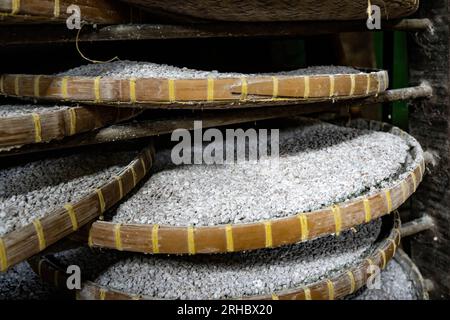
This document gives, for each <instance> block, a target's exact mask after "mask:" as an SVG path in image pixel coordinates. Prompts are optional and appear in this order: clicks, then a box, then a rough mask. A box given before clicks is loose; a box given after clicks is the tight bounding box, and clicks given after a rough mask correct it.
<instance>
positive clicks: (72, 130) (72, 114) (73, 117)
mask: <svg viewBox="0 0 450 320" xmlns="http://www.w3.org/2000/svg"><path fill="white" fill-rule="evenodd" d="M68 112H69V135H71V136H73V135H74V134H76V133H77V113H76V111H75V108H70V109H69V111H68Z"/></svg>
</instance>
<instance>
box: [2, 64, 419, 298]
mask: <svg viewBox="0 0 450 320" xmlns="http://www.w3.org/2000/svg"><path fill="white" fill-rule="evenodd" d="M0 84H1V86H0V89H1V93H2V94H5V95H11V96H15V97H21V98H34V99H36V100H39V101H47V102H48V101H51V102H52V103H55V102H61V101H64V103H65V104H67V103H68V102H70V103H73V102H79V103H83V104H85V105H86V107H85V108H86V109H87V110H101V112H108V110H109V111H110V110H113V109H111V105H115V106H117V107H120V108H114V110H115V111H113V112H119V111H118V110H122V107H130V106H133V107H143V108H146V107H148V108H155V107H157V108H180V107H182V108H199V107H202V108H211V109H214V108H239V107H248V106H254V107H256V106H265V105H267V104H269V105H279V104H286V103H289V104H292V103H299V104H304V103H311V102H316V101H327V100H337V99H352V98H355V97H366V96H371V95H372V96H373V95H377V94H379V93H381V92H383V91H384V90H386V88H387V85H388V79H387V74H386V72H384V71H376V72H362V71H359V70H356V69H353V68H347V67H314V68H307V69H300V70H295V71H290V72H285V73H275V74H254V75H245V74H221V73H218V72H203V71H196V70H188V69H179V68H175V67H169V66H164V65H156V64H152V63H142V62H141V63H138V62H129V61H120V62H113V63H108V64H102V65H90V66H82V67H79V68H76V69H73V70H69V71H67V72H64V73H61V74H58V75H2V76H1V77H0ZM104 105H108V106H109V107H107V106H104ZM35 108H37V109H38V110H39V109H40V108H41V107H38V106H36V107H35ZM102 108H105V109H102ZM6 109H12V108H11V107H8V108H6ZM18 109H21V108H18ZM22 109H26V110H27V111H28V113H30V114H29V115H28V116H29V119H31V120H30V124H31V129H30V130H29V134H30V135H31V136H33V137H37V136H38V135H41V136H42V135H43V133H42V128H43V126H42V123H41V117H40V115H39V113H38V112H36V110H35V109H33V108H32V107H29V106H28V107H27V106H23V107H22ZM61 109H62V110H63V116H61V117H62V118H63V119H64V120H63V121H62V122H61V123H63V125H61V126H62V127H64V128H67V127H69V128H73V126H74V125H73V122H74V119H77V120H78V118H77V117H74V116H73V115H71V114H72V113H73V112H72V111H67V110H66V109H65V107H56V110H55V112H56V111H60V110H61ZM68 109H69V110H73V109H72V108H68ZM103 110H104V111H103ZM123 110H128V109H123ZM110 112H111V111H110ZM93 114H95V112H94V113H93ZM128 116H129V115H128ZM11 119H14V118H13V117H11V118H10V119H9V120H11ZM115 119H116V120H117V119H118V117H116V118H115ZM7 120H8V119H6V120H5V121H7ZM77 123H78V122H77ZM97 127H98V126H97ZM93 128H94V127H93V126H91V127H90V128H89V129H93ZM89 129H88V130H89ZM65 132H67V129H66V130H65ZM68 132H69V133H70V132H72V133H74V131H71V130H68ZM6 134H8V132H6ZM55 138H58V137H55ZM38 140H39V139H36V140H35V141H31V142H34V143H40V142H42V140H43V139H40V140H39V141H38ZM24 143H29V142H26V141H22V142H20V144H24ZM8 147H9V148H11V147H12V146H8ZM225 147H226V146H225V145H217V146H216V148H217V150H223V149H224V148H225ZM121 152H122V153H121ZM81 159H82V161H81ZM154 160H155V155H154V152H153V150H152V148H151V147H146V148H145V149H144V150H143V151H142V152H139V151H137V150H132V151H129V150H128V151H127V152H125V153H123V151H120V150H112V151H111V153H101V154H99V153H98V152H97V153H96V152H91V153H89V152H86V153H82V154H72V155H69V156H61V157H59V158H55V159H44V160H38V161H35V162H32V163H27V164H24V165H21V164H19V165H16V166H13V167H10V168H6V169H2V172H1V173H0V174H2V175H3V176H4V178H2V180H3V181H6V179H8V181H11V183H8V184H7V185H12V186H14V187H13V188H11V187H8V188H6V187H4V188H3V189H2V190H1V192H2V195H1V196H2V200H3V201H2V215H3V217H2V220H1V222H2V225H1V227H2V228H0V232H1V234H2V237H1V238H0V258H1V266H2V270H6V269H7V268H8V267H10V266H13V265H14V264H16V263H18V262H20V261H23V260H24V259H27V258H29V257H31V256H32V255H34V254H36V253H38V252H41V251H43V250H44V249H45V248H46V247H48V246H49V245H51V244H53V243H55V242H57V241H58V240H60V239H62V238H64V237H66V236H67V235H69V234H70V233H72V232H74V231H76V230H77V229H79V228H80V227H82V226H83V225H85V224H87V223H88V222H90V221H92V220H94V219H95V218H96V217H98V216H103V215H105V216H104V221H97V222H94V223H93V224H92V226H91V227H89V237H88V239H86V240H87V241H86V242H88V243H89V245H90V246H93V247H102V248H110V249H117V250H118V251H129V252H134V253H125V252H123V253H114V252H106V253H102V255H99V256H98V257H97V259H98V260H99V261H107V262H110V263H109V264H108V265H104V264H101V263H92V259H91V257H89V255H87V253H86V250H85V249H83V248H81V249H77V250H76V251H75V252H73V251H68V252H64V251H63V252H61V253H60V254H59V256H58V257H59V258H58V259H61V264H62V265H64V263H65V262H68V263H70V264H71V263H72V261H76V262H77V263H79V264H80V265H83V261H86V259H88V260H89V261H90V262H89V263H88V265H93V266H94V267H99V268H100V267H102V268H101V269H102V270H99V269H97V270H93V273H90V271H91V270H85V271H86V272H85V273H84V274H87V275H88V278H87V279H86V282H84V286H83V288H82V290H81V291H80V292H79V295H78V297H79V298H82V299H115V298H116V299H117V298H156V299H157V298H199V299H203V298H236V297H243V298H289V299H334V298H342V297H344V296H346V295H348V294H351V293H354V292H355V291H356V290H357V289H359V288H360V287H362V286H363V285H364V284H365V281H366V279H367V278H368V276H369V273H368V268H369V267H373V266H374V265H378V266H379V267H382V268H384V267H385V266H386V264H387V263H388V261H389V260H390V258H391V257H392V256H393V255H394V253H395V251H396V249H397V247H398V245H399V241H400V233H399V230H398V228H399V220H398V216H397V215H396V214H391V215H388V216H386V217H385V218H383V223H382V222H381V217H382V216H385V215H386V214H388V213H392V212H393V211H394V210H395V209H396V208H398V207H399V206H400V205H401V204H402V203H403V202H405V201H406V199H407V198H408V197H409V196H410V195H411V194H412V193H413V192H414V191H415V190H416V188H417V185H418V184H419V183H420V181H421V180H422V175H423V173H424V169H425V167H424V162H423V155H422V150H421V148H420V146H419V145H418V143H417V142H416V141H415V140H414V139H413V138H412V137H410V136H408V135H407V134H406V133H405V132H403V131H401V130H400V129H397V128H391V127H389V126H388V125H384V124H380V123H375V122H368V121H354V122H352V123H349V124H347V126H337V125H333V124H327V123H322V122H318V121H316V120H310V119H297V120H296V121H294V122H293V123H290V124H289V125H288V126H286V127H284V128H283V129H282V130H281V133H280V160H279V162H278V163H277V166H274V165H273V159H270V158H269V159H259V161H258V163H257V164H256V165H255V164H251V165H248V164H245V163H244V164H239V163H236V164H230V165H212V166H204V165H202V166H175V167H174V166H173V165H172V164H171V161H170V150H161V151H159V152H158V153H157V155H156V161H154ZM79 163H84V164H85V165H79ZM153 164H154V168H153V169H152V170H153V172H154V174H153V175H152V176H151V177H149V178H148V179H146V180H144V181H143V182H141V183H139V182H140V180H142V179H144V178H145V176H146V174H147V173H148V172H149V171H150V169H151V167H152V165H153ZM74 167H76V170H74ZM48 168H52V170H48ZM30 176H31V177H37V179H36V178H34V179H29V177H30ZM244 182H245V183H244ZM130 191H132V192H131V193H130ZM127 194H130V196H127ZM124 197H126V199H125V200H124V201H123V202H122V203H121V204H120V205H119V206H118V207H114V208H113V209H111V210H109V211H108V209H110V208H111V207H113V206H114V205H115V204H116V203H118V202H119V201H120V200H121V199H123V198H124ZM381 224H383V226H381ZM333 235H334V236H333ZM336 236H337V237H336ZM249 250H251V252H246V251H249ZM143 253H152V254H154V255H157V254H188V256H182V257H178V256H170V257H161V256H144V255H142V254H143ZM211 253H221V255H210V254H211ZM103 255H106V256H107V257H104V256H103ZM86 257H87V258H86ZM97 259H96V261H97ZM45 261H47V260H46V259H45V258H44V259H41V260H40V261H39V262H38V263H37V266H36V271H37V273H38V274H39V275H41V276H43V277H44V278H45V275H46V274H48V272H47V271H46V270H47V269H48V271H52V270H53V273H52V280H53V281H54V282H56V283H62V282H61V281H62V279H60V278H59V277H64V273H62V272H58V271H57V268H56V267H54V268H52V266H49V268H47V269H46V267H47V264H46V263H45ZM86 262H87V261H86ZM318 266H321V267H320V268H319V267H318ZM130 269H131V270H133V272H131V273H130V272H125V274H124V270H130ZM370 269H371V268H369V271H370ZM139 270H144V273H145V274H147V277H146V276H145V274H142V271H141V273H140V271H139ZM242 270H245V272H244V271H242ZM208 274H210V275H211V276H213V277H214V278H211V276H210V277H209V278H208V277H206V275H208ZM216 278H217V279H220V281H219V282H220V284H218V283H215V282H212V279H216ZM208 279H209V280H210V282H207V281H208ZM205 281H206V282H205ZM187 288H189V290H186V289H187ZM201 288H203V289H201ZM204 288H209V289H208V290H206V289H204Z"/></svg>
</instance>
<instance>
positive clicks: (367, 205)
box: [363, 198, 372, 223]
mask: <svg viewBox="0 0 450 320" xmlns="http://www.w3.org/2000/svg"><path fill="white" fill-rule="evenodd" d="M363 203H364V221H365V222H366V223H368V222H370V220H372V210H371V209H370V201H369V199H368V198H366V199H364V200H363Z"/></svg>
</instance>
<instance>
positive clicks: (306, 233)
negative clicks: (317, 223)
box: [297, 214, 309, 241]
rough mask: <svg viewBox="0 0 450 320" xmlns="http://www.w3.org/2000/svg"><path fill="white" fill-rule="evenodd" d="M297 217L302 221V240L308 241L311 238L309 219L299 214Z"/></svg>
mask: <svg viewBox="0 0 450 320" xmlns="http://www.w3.org/2000/svg"><path fill="white" fill-rule="evenodd" d="M297 217H298V220H299V221H300V232H301V240H302V241H306V240H307V239H308V237H309V230H308V217H307V216H306V214H299V215H298V216H297Z"/></svg>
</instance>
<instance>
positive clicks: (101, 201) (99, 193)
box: [95, 189, 106, 214]
mask: <svg viewBox="0 0 450 320" xmlns="http://www.w3.org/2000/svg"><path fill="white" fill-rule="evenodd" d="M95 192H97V196H98V202H99V204H100V214H103V213H104V212H105V209H106V204H105V198H104V197H103V192H102V189H96V190H95Z"/></svg>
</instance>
